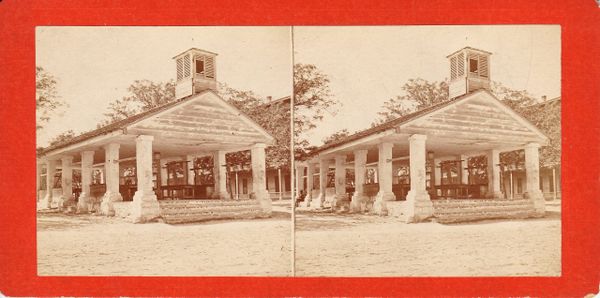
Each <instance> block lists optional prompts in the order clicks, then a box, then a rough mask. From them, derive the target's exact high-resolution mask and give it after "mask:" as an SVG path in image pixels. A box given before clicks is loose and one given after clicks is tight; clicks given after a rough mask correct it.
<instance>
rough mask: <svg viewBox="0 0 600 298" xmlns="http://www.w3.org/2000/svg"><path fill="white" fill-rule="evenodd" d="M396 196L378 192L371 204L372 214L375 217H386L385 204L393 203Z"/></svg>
mask: <svg viewBox="0 0 600 298" xmlns="http://www.w3.org/2000/svg"><path fill="white" fill-rule="evenodd" d="M395 200H396V196H395V195H394V193H393V192H383V191H379V192H378V193H377V195H376V196H375V202H373V212H374V213H375V214H377V215H387V214H388V210H387V203H386V202H389V201H395Z"/></svg>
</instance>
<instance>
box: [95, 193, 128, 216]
mask: <svg viewBox="0 0 600 298" xmlns="http://www.w3.org/2000/svg"><path fill="white" fill-rule="evenodd" d="M120 201H123V197H121V194H120V193H118V192H116V193H115V192H106V193H105V194H104V197H102V203H101V204H100V213H101V214H103V215H107V216H114V215H115V209H114V207H113V202H120Z"/></svg>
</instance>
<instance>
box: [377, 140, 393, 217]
mask: <svg viewBox="0 0 600 298" xmlns="http://www.w3.org/2000/svg"><path fill="white" fill-rule="evenodd" d="M393 146H394V144H392V143H379V144H378V145H377V148H378V149H379V157H378V159H379V160H378V162H377V172H378V179H379V192H378V193H377V196H375V202H374V203H373V211H374V212H375V213H377V214H379V215H385V214H387V204H386V201H395V200H396V196H395V195H394V193H393V192H392V175H393V173H392V147H393Z"/></svg>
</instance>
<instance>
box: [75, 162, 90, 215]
mask: <svg viewBox="0 0 600 298" xmlns="http://www.w3.org/2000/svg"><path fill="white" fill-rule="evenodd" d="M93 163H94V151H83V152H81V194H79V201H78V202H77V213H87V212H88V211H89V202H90V184H92V165H93Z"/></svg>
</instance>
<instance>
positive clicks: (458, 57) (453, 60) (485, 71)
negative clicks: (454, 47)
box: [447, 47, 492, 98]
mask: <svg viewBox="0 0 600 298" xmlns="http://www.w3.org/2000/svg"><path fill="white" fill-rule="evenodd" d="M491 54H492V53H490V52H486V51H483V50H478V49H474V48H470V47H466V48H463V49H461V50H458V51H456V52H454V53H452V54H450V55H449V56H447V58H448V59H449V60H450V84H449V86H448V87H449V94H450V98H455V97H458V96H461V95H463V94H466V93H468V92H473V91H476V90H479V89H487V90H489V89H490V69H489V60H490V55H491Z"/></svg>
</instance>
